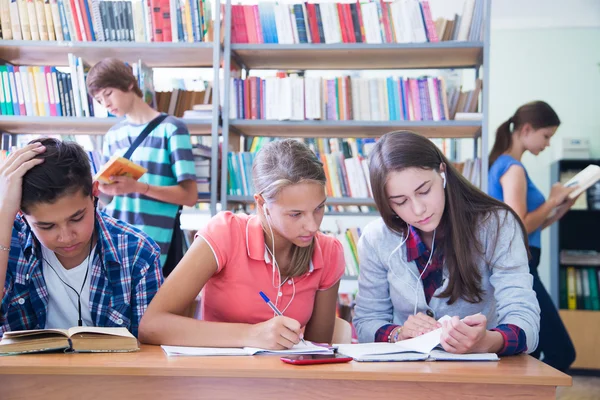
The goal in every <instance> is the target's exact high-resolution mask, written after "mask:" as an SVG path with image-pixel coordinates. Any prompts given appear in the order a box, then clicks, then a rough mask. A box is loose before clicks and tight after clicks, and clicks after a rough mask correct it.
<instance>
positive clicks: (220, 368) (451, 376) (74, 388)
mask: <svg viewBox="0 0 600 400" xmlns="http://www.w3.org/2000/svg"><path fill="white" fill-rule="evenodd" d="M570 385H571V377H569V376H568V375H565V374H563V373H561V372H559V371H557V370H554V369H552V368H551V367H549V366H547V365H546V364H543V363H541V362H539V361H537V360H536V359H534V358H532V357H529V356H514V357H506V358H503V359H502V360H501V361H500V362H440V361H435V362H421V361H419V362H405V363H358V362H351V363H347V364H331V365H311V366H294V365H288V364H284V363H282V362H281V361H280V360H279V357H273V356H257V357H187V358H186V357H171V358H168V357H167V356H166V355H165V354H164V353H163V351H162V350H161V348H160V347H156V346H142V350H141V351H140V352H137V353H125V354H38V355H22V356H10V357H0V399H2V400H9V399H11V400H12V399H28V400H37V399H40V400H42V399H43V400H49V399H61V400H62V399H99V400H118V399H127V400H137V399H143V400H154V399H158V400H164V399H211V400H213V399H240V400H245V399H260V400H268V399H284V400H293V399H318V400H326V399H341V400H350V399H368V400H376V399H385V400H389V399H411V400H413V399H414V400H418V399H428V400H438V399H440V400H446V399H468V400H471V399H491V398H501V399H511V400H512V399H515V400H516V399H527V400H533V399H547V400H550V399H555V391H556V386H570Z"/></svg>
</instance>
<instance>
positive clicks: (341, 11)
mask: <svg viewBox="0 0 600 400" xmlns="http://www.w3.org/2000/svg"><path fill="white" fill-rule="evenodd" d="M336 5H337V14H338V20H339V23H340V30H341V31H342V42H344V43H350V42H349V39H348V30H347V29H346V18H344V7H342V5H343V4H341V3H337V4H336Z"/></svg>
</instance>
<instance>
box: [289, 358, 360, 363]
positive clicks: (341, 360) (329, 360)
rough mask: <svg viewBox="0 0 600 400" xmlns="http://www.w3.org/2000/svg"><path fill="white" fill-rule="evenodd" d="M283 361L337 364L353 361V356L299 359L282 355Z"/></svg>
mask: <svg viewBox="0 0 600 400" xmlns="http://www.w3.org/2000/svg"><path fill="white" fill-rule="evenodd" d="M281 361H283V362H284V363H287V364H293V365H315V364H337V363H346V362H349V361H352V357H331V358H319V359H304V360H297V359H291V358H286V357H281Z"/></svg>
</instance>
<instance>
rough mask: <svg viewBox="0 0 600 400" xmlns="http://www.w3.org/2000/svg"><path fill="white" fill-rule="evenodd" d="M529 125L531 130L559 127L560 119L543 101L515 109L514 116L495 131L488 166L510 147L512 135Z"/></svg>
mask: <svg viewBox="0 0 600 400" xmlns="http://www.w3.org/2000/svg"><path fill="white" fill-rule="evenodd" d="M525 124H529V125H531V127H532V128H533V129H541V128H548V127H550V126H559V125H560V119H559V118H558V115H557V114H556V111H554V109H553V108H552V107H550V105H549V104H548V103H546V102H544V101H532V102H531V103H527V104H523V105H522V106H521V107H519V108H517V111H516V112H515V114H514V115H513V116H512V117H510V118H509V119H507V120H506V121H504V122H503V123H502V124H501V125H500V126H499V127H498V130H496V140H495V141H494V147H492V151H491V152H490V161H489V166H490V167H491V166H492V165H493V164H494V162H495V161H496V160H497V159H498V157H500V156H501V155H502V154H504V152H506V151H507V150H509V149H510V147H511V146H512V139H513V133H514V132H516V131H518V130H519V129H521V128H522V127H523V125H525Z"/></svg>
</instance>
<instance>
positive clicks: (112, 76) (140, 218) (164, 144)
mask: <svg viewBox="0 0 600 400" xmlns="http://www.w3.org/2000/svg"><path fill="white" fill-rule="evenodd" d="M87 88H88V92H89V93H90V95H91V96H93V97H94V98H95V99H96V100H97V101H98V102H99V103H100V104H101V105H103V106H104V107H106V108H107V109H108V111H109V112H110V113H111V114H114V115H116V116H117V117H123V116H124V117H125V119H124V120H122V121H120V122H119V123H117V124H116V125H115V126H113V127H112V128H111V129H110V130H109V131H108V133H107V134H106V136H105V137H104V146H103V159H104V161H105V162H106V161H108V159H109V158H110V157H112V156H113V155H115V154H118V155H121V156H122V155H123V154H124V153H125V152H126V151H127V149H129V147H130V146H131V144H132V143H133V142H134V141H135V139H136V138H137V136H138V135H139V134H140V133H141V132H142V131H143V130H144V128H145V127H146V125H147V124H148V123H149V122H150V121H152V120H153V119H155V118H156V117H158V116H159V115H160V113H159V112H158V111H156V110H154V109H153V108H151V107H150V106H149V105H148V104H146V103H145V102H144V100H143V97H142V92H141V90H140V88H139V87H138V84H137V80H136V78H135V77H134V75H133V73H132V71H131V69H130V68H129V67H128V66H127V65H126V64H125V63H123V62H122V61H120V60H116V59H111V58H109V59H105V60H102V61H100V62H99V63H98V64H96V65H94V67H93V68H92V69H91V70H90V72H89V74H88V76H87ZM131 161H133V162H134V163H136V164H138V165H141V166H142V167H144V168H146V169H147V170H148V172H147V173H146V174H144V176H142V178H141V179H139V180H138V181H135V180H133V179H132V178H129V177H124V176H123V177H114V178H113V183H112V184H101V185H100V191H101V192H102V193H103V194H105V195H108V196H112V201H110V203H108V204H107V206H106V209H105V211H106V213H108V214H109V215H111V216H112V217H114V218H117V219H120V220H122V221H125V222H127V223H129V224H131V225H133V226H135V227H137V228H139V229H141V230H143V231H144V232H145V233H147V234H148V235H149V236H150V237H151V238H153V239H154V240H155V241H156V242H157V243H158V245H159V246H160V250H161V256H160V260H161V264H162V265H163V273H164V275H165V276H167V275H168V274H169V273H170V271H171V270H172V268H174V266H175V264H176V262H177V261H178V260H176V261H174V262H173V260H172V259H170V260H169V262H167V255H168V254H169V251H170V250H175V249H171V239H172V236H173V229H174V228H175V221H176V216H177V213H178V210H179V207H180V206H181V205H187V206H193V205H195V204H196V201H197V198H198V189H197V185H196V174H195V167H194V157H193V154H192V145H191V142H190V134H189V132H188V130H187V127H186V126H185V125H184V124H183V123H182V122H181V121H179V120H178V119H176V118H174V117H171V116H168V117H167V118H166V119H164V120H163V121H162V122H161V123H160V124H159V125H158V126H157V127H156V128H154V130H153V131H152V132H151V133H150V134H149V135H148V137H147V138H146V139H144V141H143V142H142V143H141V144H140V146H139V147H138V148H137V149H136V150H135V151H134V152H133V155H132V156H131Z"/></svg>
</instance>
